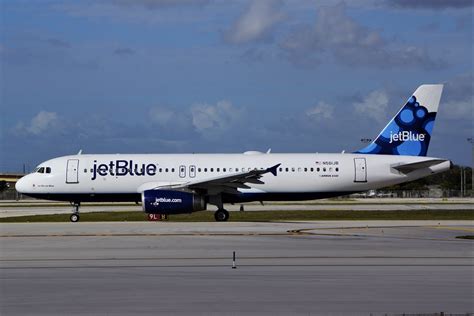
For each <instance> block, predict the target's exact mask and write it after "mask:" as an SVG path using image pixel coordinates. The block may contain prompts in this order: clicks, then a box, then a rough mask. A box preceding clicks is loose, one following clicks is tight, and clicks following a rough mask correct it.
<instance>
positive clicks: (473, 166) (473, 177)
mask: <svg viewBox="0 0 474 316" xmlns="http://www.w3.org/2000/svg"><path fill="white" fill-rule="evenodd" d="M466 140H467V141H468V142H469V143H471V152H472V161H471V195H472V192H474V139H473V138H472V137H468V138H467V139H466Z"/></svg>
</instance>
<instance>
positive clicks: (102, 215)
mask: <svg viewBox="0 0 474 316" xmlns="http://www.w3.org/2000/svg"><path fill="white" fill-rule="evenodd" d="M147 220H148V219H147V217H146V214H144V213H142V212H137V211H129V212H125V211H124V212H95V213H82V214H81V221H82V222H127V221H129V222H130V221H147ZM323 220H474V212H473V211H470V210H429V211H426V210H419V211H255V212H254V211H252V212H231V213H230V221H232V222H269V221H323ZM68 221H69V214H58V215H34V216H18V217H7V218H0V223H24V222H68ZM168 221H170V222H213V221H214V212H211V211H204V212H197V213H192V214H181V215H170V216H169V218H168Z"/></svg>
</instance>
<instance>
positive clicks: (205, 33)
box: [0, 0, 474, 172]
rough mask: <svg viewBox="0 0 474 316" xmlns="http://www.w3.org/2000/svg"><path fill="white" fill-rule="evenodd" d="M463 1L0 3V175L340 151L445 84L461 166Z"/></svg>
mask: <svg viewBox="0 0 474 316" xmlns="http://www.w3.org/2000/svg"><path fill="white" fill-rule="evenodd" d="M472 4H473V2H472V1H470V0H457V1H453V0H423V1H422V0H419V1H418V0H385V1H375V0H355V1H347V2H344V1H309V0H308V1H302V0H301V1H299V0H287V1H270V0H253V1H252V0H249V1H244V0H241V1H224V0H195V1H191V0H133V1H132V0H115V1H114V0H95V1H88V0H84V1H62V0H45V1H26V0H17V1H2V2H1V6H2V7H1V28H0V58H1V78H0V88H1V91H0V92H1V93H0V104H1V136H0V137H1V138H0V145H1V147H0V171H2V172H6V171H10V172H14V171H21V170H22V168H23V164H26V165H27V167H28V168H33V167H34V166H35V165H36V164H38V163H40V162H41V161H43V160H46V159H49V158H52V157H55V156H60V155H66V154H73V153H76V152H77V151H78V150H79V149H82V150H83V151H84V152H85V153H117V152H120V153H127V152H140V153H163V152H176V153H181V152H211V153H212V152H243V151H246V150H261V151H265V150H267V149H268V148H272V151H273V152H340V151H342V150H346V151H354V150H357V149H359V148H360V147H362V144H361V143H360V139H361V138H366V137H369V138H373V137H375V136H376V135H377V133H378V132H379V131H380V130H381V129H382V128H383V126H385V124H386V122H387V121H388V120H389V119H390V118H391V117H392V116H393V115H394V114H395V113H396V112H397V110H398V109H399V108H400V107H401V105H402V104H403V103H404V102H405V101H406V99H407V98H408V97H409V96H410V94H411V93H412V92H413V91H414V90H415V89H416V87H417V86H418V85H420V84H422V83H440V82H441V83H445V84H446V86H445V91H444V94H443V97H442V104H441V108H440V111H439V114H438V118H437V121H436V126H435V130H434V135H433V140H432V142H431V145H430V150H429V152H428V154H429V155H430V156H438V157H444V158H448V159H452V160H453V161H454V162H455V163H460V164H464V165H469V164H470V163H471V145H470V144H469V143H468V142H467V141H466V139H467V138H468V137H472V134H473V125H472V124H473V123H472V122H473V100H474V97H473V95H474V93H473V57H472V55H473V51H472V47H473V25H472V18H473V6H472Z"/></svg>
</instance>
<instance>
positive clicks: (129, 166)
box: [91, 160, 157, 180]
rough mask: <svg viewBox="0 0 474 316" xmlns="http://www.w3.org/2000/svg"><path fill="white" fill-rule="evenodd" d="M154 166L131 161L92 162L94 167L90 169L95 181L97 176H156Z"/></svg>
mask: <svg viewBox="0 0 474 316" xmlns="http://www.w3.org/2000/svg"><path fill="white" fill-rule="evenodd" d="M156 169H157V168H156V165H155V164H152V163H150V164H144V163H142V164H138V163H134V162H133V160H115V161H110V162H109V163H101V164H97V160H94V167H93V169H92V178H91V179H92V180H95V179H97V175H99V176H102V177H105V176H107V175H111V176H117V177H122V176H126V175H130V176H145V175H147V176H154V175H156Z"/></svg>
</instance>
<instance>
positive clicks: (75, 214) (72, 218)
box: [69, 202, 81, 223]
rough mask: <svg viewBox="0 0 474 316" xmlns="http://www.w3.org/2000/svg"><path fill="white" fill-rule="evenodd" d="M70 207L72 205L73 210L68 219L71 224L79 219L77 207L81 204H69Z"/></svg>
mask: <svg viewBox="0 0 474 316" xmlns="http://www.w3.org/2000/svg"><path fill="white" fill-rule="evenodd" d="M71 205H72V207H73V209H72V214H71V216H69V219H70V220H71V222H73V223H76V222H78V221H79V219H80V217H79V207H80V206H81V203H79V202H74V203H72V202H71Z"/></svg>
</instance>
